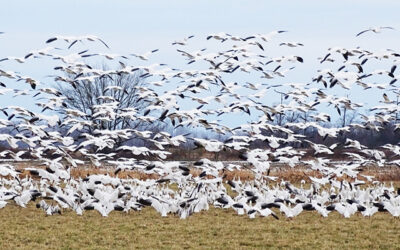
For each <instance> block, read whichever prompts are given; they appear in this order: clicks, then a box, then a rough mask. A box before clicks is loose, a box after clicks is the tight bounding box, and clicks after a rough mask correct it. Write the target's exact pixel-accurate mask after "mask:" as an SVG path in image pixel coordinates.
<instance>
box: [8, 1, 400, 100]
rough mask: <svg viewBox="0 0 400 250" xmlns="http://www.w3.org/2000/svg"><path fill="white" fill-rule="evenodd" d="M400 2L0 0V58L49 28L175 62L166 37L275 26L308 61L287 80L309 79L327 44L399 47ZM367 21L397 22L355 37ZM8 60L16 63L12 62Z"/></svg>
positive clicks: (34, 45)
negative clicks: (154, 53)
mask: <svg viewBox="0 0 400 250" xmlns="http://www.w3.org/2000/svg"><path fill="white" fill-rule="evenodd" d="M399 9H400V2H399V1H362V0H350V1H329V2H328V1H217V0H214V1H211V0H210V1H183V0H182V1H177V0H175V1H151V0H150V1H117V0H113V1H105V0H96V1H94V0H93V1H89V0H87V1H86V0H69V1H52V0H46V1H44V0H37V1H22V0H13V1H3V3H2V8H1V9H0V31H2V32H5V34H3V35H1V37H0V58H2V57H5V56H10V55H12V56H23V55H25V54H26V53H27V52H28V51H30V50H32V49H38V48H43V47H46V44H45V41H46V40H47V39H48V38H50V37H52V36H54V35H81V34H93V35H97V36H99V37H101V38H102V39H103V40H105V41H106V42H107V43H108V44H109V45H110V47H111V50H110V52H111V53H121V54H124V53H131V52H145V51H148V50H150V49H155V48H160V50H165V51H166V52H165V53H164V54H162V53H161V55H159V58H156V59H159V60H161V62H164V61H165V62H168V63H174V60H175V58H174V57H175V56H177V54H176V53H173V51H174V48H172V47H171V46H170V44H171V42H172V41H174V40H176V39H181V38H183V37H186V36H188V35H192V34H194V35H195V36H196V39H198V40H195V41H194V43H195V44H197V45H198V48H200V47H201V46H202V40H201V39H205V37H206V36H207V35H208V34H210V33H217V32H221V31H223V32H227V33H231V34H234V35H251V34H253V33H268V32H270V31H273V30H278V29H280V30H288V31H289V32H288V33H285V34H284V35H282V38H281V39H280V40H286V41H299V42H302V43H304V44H305V46H304V48H300V49H297V50H295V52H291V51H290V50H284V52H285V53H286V54H287V53H293V54H298V55H301V56H302V57H304V59H305V61H306V63H304V64H303V65H298V66H296V67H297V68H296V74H294V75H292V76H290V77H289V78H288V79H285V81H295V82H307V81H310V79H311V77H312V76H313V75H314V73H315V71H316V70H317V69H319V68H321V66H320V65H319V64H318V63H317V61H316V58H317V57H318V56H323V55H324V54H325V52H326V50H327V48H329V47H333V46H346V47H355V46H362V47H363V48H375V49H379V48H392V49H395V50H398V48H399V41H400V39H399V38H400V18H399V17H398V10H399ZM370 26H393V27H395V28H396V30H395V31H386V32H382V33H381V34H379V35H376V34H372V33H367V34H365V35H364V36H360V37H357V38H356V37H355V34H356V33H358V32H359V31H360V30H363V29H366V28H368V27H370ZM90 46H93V45H90ZM272 53H273V52H272ZM179 60H180V61H182V59H181V58H179ZM8 65H15V67H16V69H14V68H9V66H8ZM0 66H2V65H0ZM4 67H5V66H4ZM6 68H9V69H13V70H16V71H17V69H21V71H24V72H25V71H27V72H29V73H30V74H32V75H34V76H35V75H37V76H43V75H46V74H48V73H47V72H43V65H41V64H39V63H37V61H35V63H30V64H29V63H28V64H26V65H16V64H7V67H6ZM27 74H28V73H27ZM355 95H357V94H356V93H355ZM370 95H373V93H372V94H371V93H370ZM364 97H365V96H362V98H364ZM360 98H361V96H360ZM6 101H7V102H9V101H8V100H5V99H4V98H3V101H1V100H0V105H1V106H4V105H5V102H6ZM7 105H9V103H7Z"/></svg>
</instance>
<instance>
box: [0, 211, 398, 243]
mask: <svg viewBox="0 0 400 250" xmlns="http://www.w3.org/2000/svg"><path fill="white" fill-rule="evenodd" d="M399 230H400V220H399V219H396V218H393V217H392V216H390V215H389V214H387V213H379V214H376V215H374V216H373V217H372V218H364V217H362V216H360V215H356V216H353V217H351V218H350V219H344V218H342V217H341V216H340V215H339V214H338V213H331V214H330V215H329V217H328V218H321V217H320V216H319V215H318V214H316V213H314V212H303V213H302V214H301V215H299V216H298V217H296V218H295V219H293V220H288V219H284V218H283V217H282V216H281V220H279V221H278V220H275V219H273V218H272V217H267V218H256V219H253V220H251V219H249V218H247V216H238V215H236V214H235V213H234V212H233V211H232V210H221V209H210V211H206V212H202V213H199V214H195V215H193V216H191V217H189V218H188V219H186V220H180V219H179V218H177V217H176V216H173V215H170V216H169V217H167V218H162V217H160V216H159V214H157V213H156V212H155V211H154V209H145V210H143V211H140V212H131V213H129V214H126V213H121V212H112V213H111V214H110V215H109V217H107V218H102V217H101V216H100V215H99V213H97V212H96V211H86V212H85V213H84V215H83V216H77V215H76V214H74V213H73V212H69V211H68V212H65V213H64V214H62V215H57V216H50V217H46V216H45V214H44V213H43V212H42V211H39V210H37V209H36V208H35V207H34V205H33V204H32V205H30V206H29V208H19V207H15V206H14V205H11V204H10V205H7V207H6V208H4V209H1V210H0V235H1V237H0V248H1V249H12V248H25V249H32V248H34V249H40V248H57V249H77V248H87V249H111V248H112V249H131V248H142V249H143V248H152V249H155V248H219V249H226V248H235V249H238V248H270V247H277V248H289V247H290V248H317V249H331V248H342V247H344V248H357V249H359V248H378V247H381V248H396V247H398V245H399V244H400V238H399V237H398V232H399Z"/></svg>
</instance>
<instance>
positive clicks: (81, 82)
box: [55, 66, 156, 143]
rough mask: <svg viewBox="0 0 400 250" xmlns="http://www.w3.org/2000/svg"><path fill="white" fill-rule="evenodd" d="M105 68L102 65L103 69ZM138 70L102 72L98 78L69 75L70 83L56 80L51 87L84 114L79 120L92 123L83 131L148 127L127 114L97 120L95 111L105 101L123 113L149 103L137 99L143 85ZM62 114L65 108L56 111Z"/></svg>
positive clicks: (143, 106) (151, 125)
mask: <svg viewBox="0 0 400 250" xmlns="http://www.w3.org/2000/svg"><path fill="white" fill-rule="evenodd" d="M106 69H107V67H106V66H103V71H106ZM141 75H142V72H140V71H136V72H135V73H132V74H127V73H120V74H104V75H103V76H100V77H95V78H94V79H85V76H87V78H90V76H92V75H83V74H72V73H70V74H69V75H68V78H69V79H74V85H66V84H60V83H58V84H57V85H56V86H55V88H56V89H57V90H58V91H59V92H60V93H61V94H62V95H63V96H65V97H66V98H67V99H66V100H65V103H66V104H67V106H68V107H69V108H72V109H75V110H79V111H81V112H83V113H85V114H86V116H84V117H83V119H85V120H87V121H90V122H91V123H92V124H93V125H94V126H90V127H87V131H85V132H87V133H90V134H91V133H93V131H94V129H101V130H117V129H138V130H140V129H150V127H154V128H155V127H156V125H155V124H149V123H147V124H146V123H145V122H143V121H141V120H140V119H132V117H129V116H119V115H116V116H115V119H109V120H103V119H98V117H96V115H95V113H96V112H98V110H97V109H96V106H97V107H99V106H100V105H104V104H107V103H109V104H110V103H114V104H115V108H114V110H115V112H122V111H123V112H126V111H129V110H131V111H132V112H133V113H141V112H143V110H144V109H145V108H146V107H147V106H148V105H149V104H150V102H148V101H146V99H145V98H141V97H140V95H139V93H140V87H143V86H144V85H145V81H144V78H143V77H141ZM60 112H61V113H65V109H61V110H60ZM121 143H122V142H121Z"/></svg>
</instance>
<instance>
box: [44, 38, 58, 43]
mask: <svg viewBox="0 0 400 250" xmlns="http://www.w3.org/2000/svg"><path fill="white" fill-rule="evenodd" d="M55 40H57V37H52V38H50V39H48V40H47V41H46V43H51V42H54V41H55Z"/></svg>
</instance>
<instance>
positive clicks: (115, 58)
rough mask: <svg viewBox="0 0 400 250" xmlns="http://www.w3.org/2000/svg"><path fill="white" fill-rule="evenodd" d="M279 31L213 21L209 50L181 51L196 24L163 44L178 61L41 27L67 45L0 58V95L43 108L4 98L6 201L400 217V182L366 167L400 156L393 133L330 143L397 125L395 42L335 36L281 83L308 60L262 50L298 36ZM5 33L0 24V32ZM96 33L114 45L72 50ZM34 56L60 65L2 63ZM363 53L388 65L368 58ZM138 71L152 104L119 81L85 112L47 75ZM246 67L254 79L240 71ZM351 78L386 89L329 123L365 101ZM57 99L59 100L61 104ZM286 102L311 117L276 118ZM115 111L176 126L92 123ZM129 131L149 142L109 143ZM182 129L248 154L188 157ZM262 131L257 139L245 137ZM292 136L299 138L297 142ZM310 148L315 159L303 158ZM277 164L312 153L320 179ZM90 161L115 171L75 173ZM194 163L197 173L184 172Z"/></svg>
mask: <svg viewBox="0 0 400 250" xmlns="http://www.w3.org/2000/svg"><path fill="white" fill-rule="evenodd" d="M382 29H388V30H389V29H393V28H391V27H378V28H371V29H368V30H364V31H362V32H360V33H358V34H357V36H360V37H362V36H366V35H369V34H371V35H375V34H372V32H374V33H377V32H379V31H380V30H382ZM368 31H372V32H368ZM388 32H389V31H388ZM391 32H395V31H391ZM285 33H286V31H283V30H281V31H273V32H270V33H268V34H255V35H251V36H247V37H239V36H233V35H230V34H227V33H218V34H210V35H208V36H206V37H204V38H200V39H201V43H202V44H205V43H206V44H212V46H210V47H212V48H214V49H217V51H216V52H215V51H213V50H212V48H202V49H200V50H195V51H191V50H189V44H190V42H191V41H192V40H193V39H196V38H197V37H196V38H195V37H194V36H189V37H186V38H184V39H182V40H178V41H174V42H173V43H172V44H171V45H170V46H171V47H172V48H174V50H176V51H177V52H178V53H179V54H180V55H181V56H182V57H183V58H184V63H183V64H182V67H181V68H178V67H172V66H170V65H168V64H165V63H152V64H150V65H149V64H146V63H147V62H150V61H151V60H152V57H153V56H156V54H157V53H160V51H161V49H153V50H151V51H149V52H146V53H130V54H128V55H117V54H111V53H108V52H109V51H110V50H111V49H110V48H111V47H112V46H109V45H108V44H107V43H106V42H105V41H103V40H102V39H100V38H98V37H96V36H92V35H87V36H77V37H72V36H68V37H67V36H55V37H52V38H50V39H48V40H47V41H46V45H47V46H50V45H51V46H53V45H54V46H55V45H58V46H64V47H65V48H64V49H60V48H57V47H46V48H43V49H38V50H35V51H30V52H27V53H26V54H24V55H22V56H21V57H14V56H8V57H5V58H3V59H0V85H1V86H0V95H5V96H6V95H14V96H20V95H25V96H27V97H26V98H32V100H34V101H35V104H36V106H37V107H39V108H40V110H39V112H36V111H35V110H37V107H35V109H34V108H33V107H30V106H29V105H28V107H23V106H22V105H20V106H17V105H14V104H13V105H9V106H4V107H0V108H1V111H2V112H3V114H4V116H3V118H1V119H0V128H1V129H2V130H1V131H3V132H1V133H0V142H1V143H3V145H6V147H7V148H8V149H5V150H3V151H2V152H0V157H2V158H4V159H8V160H9V161H11V163H4V164H1V165H0V208H3V207H6V206H20V207H26V206H27V205H28V203H30V202H35V203H36V206H37V208H40V209H43V210H44V211H45V213H46V214H48V215H53V214H61V213H62V212H63V211H64V210H73V211H75V212H76V213H77V214H79V215H82V214H83V213H84V212H85V210H97V211H98V212H99V213H100V214H101V215H103V216H108V215H109V213H110V212H112V211H114V210H116V211H122V212H130V211H137V210H141V209H142V208H143V207H153V208H154V209H155V210H156V211H157V212H159V213H160V214H161V216H168V214H176V215H178V216H179V217H180V218H187V217H188V216H190V215H192V214H193V213H197V212H200V211H203V210H208V209H209V207H210V206H214V207H219V208H222V209H233V210H235V211H236V212H237V213H238V214H239V215H247V216H249V217H250V218H255V217H259V216H269V215H271V216H273V217H274V218H276V219H279V218H280V217H283V216H284V217H288V218H293V217H295V216H297V215H299V214H300V213H301V212H302V211H305V210H307V211H310V210H315V211H316V212H318V213H319V214H321V215H322V216H324V217H326V216H328V214H329V213H330V212H334V211H336V212H338V213H340V214H342V215H343V216H344V217H345V218H348V217H350V216H352V215H354V214H356V213H361V214H362V215H364V216H372V215H373V214H375V213H377V212H389V213H390V214H392V215H393V216H395V217H398V216H400V191H399V189H395V188H394V187H393V186H391V185H387V184H384V183H380V182H379V181H376V180H375V179H374V177H373V176H365V175H363V174H362V173H360V171H361V170H362V169H363V167H364V166H366V165H368V164H373V165H376V166H381V167H384V166H385V165H387V164H390V165H399V164H400V161H399V159H400V158H398V157H396V156H399V155H400V146H399V145H392V144H386V145H384V146H382V147H380V148H375V149H371V148H368V147H366V146H365V145H362V144H361V143H360V142H358V141H356V140H351V139H347V140H346V142H345V143H344V144H343V145H338V144H332V145H326V143H325V142H326V141H327V138H337V137H339V136H342V137H343V136H346V133H348V132H349V131H351V130H352V129H367V130H376V131H379V130H380V129H382V127H383V126H385V125H387V124H389V123H392V124H394V128H395V129H396V130H397V129H398V127H399V123H398V120H397V113H398V112H399V111H400V110H399V106H398V103H397V102H396V101H394V98H393V97H394V96H396V93H397V92H398V87H397V85H396V83H397V80H398V79H399V78H400V75H399V74H397V72H396V68H397V65H398V64H399V63H400V60H399V58H400V53H398V52H396V51H394V50H390V49H387V50H383V51H369V50H366V49H363V48H360V47H357V48H344V47H334V48H330V49H329V50H328V51H327V53H326V54H325V55H324V56H322V57H321V58H319V59H318V61H319V62H320V65H321V66H325V67H326V68H324V69H321V70H319V71H318V74H317V75H316V76H315V77H313V78H312V80H311V79H310V82H309V83H304V84H302V83H280V82H283V81H284V80H283V79H285V76H286V75H287V74H290V73H291V71H292V70H294V69H295V67H296V66H297V65H298V64H302V63H303V62H304V60H305V59H304V58H303V57H302V56H298V55H293V54H291V55H284V56H279V57H270V56H269V55H268V53H270V52H268V46H270V44H271V46H272V44H275V45H276V46H277V47H278V48H279V47H282V46H285V47H287V49H293V51H295V50H296V48H297V47H302V46H306V45H303V43H299V42H287V41H282V40H281V37H283V36H284V35H285ZM6 35H7V34H6V33H0V39H1V37H2V36H3V37H4V36H6ZM361 35H362V36H361ZM91 43H98V45H99V46H102V47H103V48H104V50H106V51H108V52H106V53H104V52H102V53H100V52H99V53H91V52H90V51H89V50H88V49H84V50H81V51H79V52H72V51H73V50H74V49H77V47H78V46H87V45H88V44H91ZM109 47H110V48H109ZM105 59H107V60H110V61H111V62H112V63H115V64H116V65H117V66H116V67H114V69H112V68H111V69H107V70H105V69H99V68H95V67H93V66H91V65H90V64H89V63H88V61H89V60H92V61H93V60H95V61H96V60H97V61H98V60H105ZM33 60H36V61H37V62H36V63H39V62H41V61H40V60H50V61H51V62H55V63H56V64H57V65H56V66H55V67H54V71H55V72H56V74H55V75H53V76H51V77H50V79H51V80H48V81H47V83H44V82H40V81H39V80H37V79H35V78H34V77H30V76H25V75H23V74H22V73H20V72H15V71H12V70H10V69H9V68H8V67H10V65H11V66H13V67H15V65H17V64H15V62H17V63H21V64H24V63H28V62H29V61H33ZM369 64H371V65H374V66H373V67H374V68H376V67H377V66H378V67H379V66H381V67H382V68H381V69H378V70H376V69H373V70H370V68H371V67H369V66H368V65H369ZM376 65H377V66H376ZM334 67H335V69H333V68H334ZM336 67H337V68H336ZM137 72H140V76H139V77H141V78H143V79H144V80H145V81H146V84H145V85H138V86H133V87H132V88H137V89H136V91H137V95H138V98H140V99H142V100H144V101H145V102H146V103H147V104H148V105H147V106H146V107H145V109H144V110H140V109H138V108H137V107H134V106H133V107H130V108H123V109H121V108H119V105H118V104H119V102H120V101H121V100H118V98H115V95H111V94H110V93H111V92H118V91H124V90H122V89H121V88H119V87H118V86H111V87H109V89H108V90H109V91H105V93H103V96H97V97H96V98H101V99H103V102H102V104H100V105H93V106H92V107H91V110H92V113H90V114H89V113H84V112H82V111H80V110H76V109H73V108H71V107H69V106H68V105H67V103H66V97H65V96H64V95H63V94H62V93H60V92H59V91H58V90H57V89H55V88H54V87H52V86H51V85H50V83H54V82H58V83H60V84H64V85H65V86H69V87H70V88H76V87H77V85H78V84H95V79H97V78H111V76H114V75H123V74H126V75H129V74H137ZM47 73H48V72H47ZM244 76H245V77H250V78H251V80H244V81H243V80H242V79H243V78H244ZM47 79H48V78H47ZM246 79H248V78H246ZM371 79H376V80H371ZM277 82H278V83H277ZM354 88H357V90H360V89H361V90H365V91H368V90H370V89H373V91H377V90H379V91H381V92H382V93H383V97H382V98H381V99H382V100H381V101H380V103H379V105H377V106H373V107H369V108H368V109H369V111H370V113H369V115H363V116H362V117H361V119H362V120H361V121H360V122H357V123H351V124H347V125H346V126H343V127H333V126H331V127H327V126H324V124H325V125H326V124H327V123H329V122H331V116H333V115H334V114H336V113H338V115H339V116H341V115H342V112H343V110H344V109H346V110H354V109H360V108H361V107H363V104H362V103H357V102H354V101H352V100H351V99H350V98H348V97H346V93H347V92H346V91H348V90H350V89H354ZM125 91H126V90H125ZM274 94H275V95H278V96H279V95H281V96H283V97H284V102H282V101H281V102H278V103H271V101H270V100H271V96H272V95H274ZM379 95H380V96H381V95H382V94H379ZM43 100H44V101H43ZM321 106H323V107H324V108H325V109H329V108H331V109H332V110H333V112H330V113H329V111H327V112H328V113H322V112H321V111H320V110H319V109H317V108H318V107H321ZM60 110H62V111H63V112H62V113H60V112H58V111H60ZM290 112H297V113H301V114H310V115H309V116H308V119H305V120H304V121H300V122H299V121H297V122H287V123H285V124H283V125H279V124H278V123H276V122H275V120H276V119H278V117H279V116H280V115H284V114H288V113H290ZM232 115H233V116H236V120H238V119H239V120H240V119H243V121H245V120H246V121H248V120H250V121H249V122H243V124H242V125H240V126H235V127H230V126H229V125H224V123H223V122H222V121H223V120H224V117H228V116H232ZM121 117H123V118H124V119H126V120H131V121H140V122H142V123H144V124H155V123H164V124H169V126H170V127H173V128H174V130H173V131H174V132H173V133H168V132H166V131H161V132H154V131H150V130H149V131H147V130H146V129H132V128H129V129H118V128H117V129H115V130H108V129H104V128H102V127H101V126H99V124H101V123H102V122H110V121H113V120H114V119H117V118H121ZM244 117H245V118H244ZM213 119H214V120H213ZM215 119H220V120H215ZM89 127H90V128H93V133H88V132H87V131H88V128H89ZM180 127H183V128H187V129H188V130H190V129H195V128H196V129H199V128H201V129H203V130H204V131H209V133H210V134H213V135H222V136H224V138H227V139H224V140H217V139H205V138H196V137H193V136H191V134H190V133H189V134H177V133H175V131H178V128H180ZM60 128H64V130H61V129H60ZM306 129H309V130H314V131H317V133H318V135H319V136H320V137H321V140H320V141H321V143H316V142H312V141H310V140H307V139H305V138H304V137H305V136H304V134H303V132H304V131H305V130H306ZM10 131H11V132H10ZM63 131H64V132H63ZM74 134H75V135H76V134H79V136H74ZM129 138H140V139H142V140H143V141H145V142H146V144H143V145H146V146H137V145H136V146H135V145H128V144H127V145H122V146H116V145H118V142H119V141H121V140H126V139H129ZM188 141H191V142H193V144H194V145H195V147H196V149H197V148H202V149H203V150H205V151H208V152H213V153H218V152H220V151H237V152H240V158H241V159H242V162H236V163H232V162H231V163H227V162H221V161H214V160H211V159H205V158H203V159H198V160H197V161H194V162H192V163H190V164H183V163H182V162H179V161H169V160H168V159H167V157H168V156H169V155H170V154H171V152H173V151H171V149H172V148H178V149H179V147H180V146H181V145H182V144H183V143H187V142H188ZM257 141H258V142H263V145H264V146H263V147H261V148H254V147H250V144H252V143H253V142H257ZM300 144H301V145H306V147H304V146H303V147H298V145H300ZM296 145H297V146H296ZM339 146H340V147H342V148H348V149H349V150H348V151H345V152H344V153H343V154H345V156H346V157H347V158H348V159H349V160H348V161H345V162H332V161H331V160H329V159H327V156H328V155H330V154H334V153H335V150H336V149H337V148H338V147H339ZM194 150H195V149H194ZM310 150H311V152H312V154H313V156H314V157H313V158H312V159H309V160H307V161H304V160H302V156H303V155H304V154H305V153H306V151H307V152H309V151H310ZM121 153H124V154H123V155H124V156H121ZM389 154H390V157H389V156H388V155H389ZM23 158H24V159H26V158H28V159H32V160H35V162H36V163H35V164H32V166H30V167H27V168H25V169H24V171H25V172H29V174H23V173H22V170H21V169H17V168H16V166H15V164H14V163H13V162H12V161H18V160H21V159H23ZM272 162H274V163H282V164H286V165H288V166H290V167H294V168H295V167H296V166H297V165H298V164H306V165H307V166H308V168H309V169H311V170H314V171H318V172H319V173H320V174H321V175H320V176H322V177H321V178H317V177H312V176H310V177H307V178H308V179H306V180H304V181H306V182H307V183H311V184H310V185H306V187H303V185H304V182H302V183H299V185H294V184H291V183H290V182H289V181H287V180H283V179H279V180H278V179H277V177H274V176H270V165H271V164H272ZM89 164H90V165H94V166H96V167H99V168H100V167H102V166H104V165H107V166H112V167H113V168H114V171H115V172H114V175H112V176H111V175H100V174H92V175H88V176H87V177H85V178H76V177H73V176H71V169H72V168H87V165H89ZM193 169H196V170H198V171H197V172H198V173H200V174H199V175H195V176H194V175H192V173H193ZM241 169H245V170H247V171H252V173H253V174H254V180H251V181H244V180H240V178H236V179H234V180H229V181H227V180H226V179H225V174H226V173H227V172H229V171H233V170H241ZM131 170H134V171H138V172H143V173H145V174H152V176H153V178H149V179H146V180H139V179H137V178H119V177H118V176H119V175H120V174H121V173H123V172H124V171H131ZM154 176H156V178H154ZM344 177H345V178H344ZM227 189H229V192H228V190H227ZM278 211H280V212H278Z"/></svg>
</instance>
